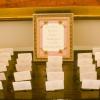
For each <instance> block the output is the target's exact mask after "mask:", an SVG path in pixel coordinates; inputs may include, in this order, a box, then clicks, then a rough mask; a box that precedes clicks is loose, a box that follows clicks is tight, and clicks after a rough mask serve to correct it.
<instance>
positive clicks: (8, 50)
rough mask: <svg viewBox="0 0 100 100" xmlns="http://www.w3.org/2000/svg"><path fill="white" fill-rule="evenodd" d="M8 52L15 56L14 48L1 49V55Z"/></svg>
mask: <svg viewBox="0 0 100 100" xmlns="http://www.w3.org/2000/svg"><path fill="white" fill-rule="evenodd" d="M3 52H7V53H10V54H11V55H13V48H1V49H0V53H3Z"/></svg>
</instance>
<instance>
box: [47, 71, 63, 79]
mask: <svg viewBox="0 0 100 100" xmlns="http://www.w3.org/2000/svg"><path fill="white" fill-rule="evenodd" d="M47 80H48V81H53V80H64V72H47Z"/></svg>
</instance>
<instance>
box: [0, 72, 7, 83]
mask: <svg viewBox="0 0 100 100" xmlns="http://www.w3.org/2000/svg"><path fill="white" fill-rule="evenodd" d="M3 80H6V76H5V73H0V81H3Z"/></svg>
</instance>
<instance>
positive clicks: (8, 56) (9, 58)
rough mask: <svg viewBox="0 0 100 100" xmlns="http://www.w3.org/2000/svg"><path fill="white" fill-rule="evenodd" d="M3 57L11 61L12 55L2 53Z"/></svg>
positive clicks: (0, 54)
mask: <svg viewBox="0 0 100 100" xmlns="http://www.w3.org/2000/svg"><path fill="white" fill-rule="evenodd" d="M2 57H5V58H7V59H8V60H11V54H10V53H8V52H2V53H0V58H2Z"/></svg>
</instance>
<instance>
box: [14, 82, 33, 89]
mask: <svg viewBox="0 0 100 100" xmlns="http://www.w3.org/2000/svg"><path fill="white" fill-rule="evenodd" d="M13 88H14V91H23V90H32V86H31V82H30V81H21V82H13Z"/></svg>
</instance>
